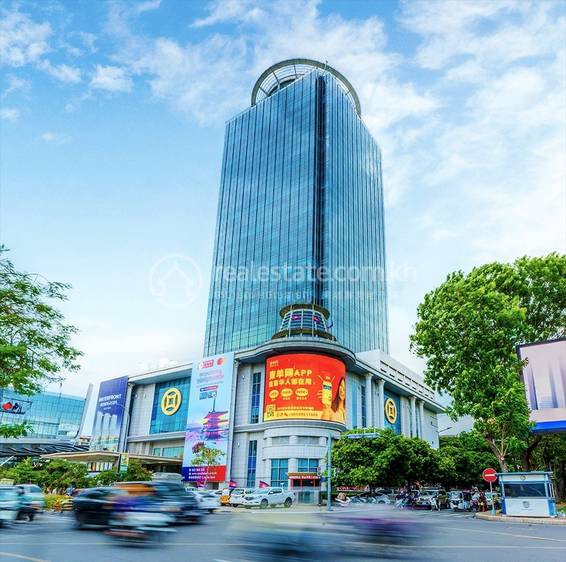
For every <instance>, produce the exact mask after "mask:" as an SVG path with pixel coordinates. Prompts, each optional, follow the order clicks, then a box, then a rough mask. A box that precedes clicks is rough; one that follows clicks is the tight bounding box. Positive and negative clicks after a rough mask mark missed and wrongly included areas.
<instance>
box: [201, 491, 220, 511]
mask: <svg viewBox="0 0 566 562" xmlns="http://www.w3.org/2000/svg"><path fill="white" fill-rule="evenodd" d="M215 491H216V490H202V491H199V492H195V497H196V498H197V501H198V504H199V507H200V508H201V509H203V510H205V511H208V513H213V512H214V510H215V509H218V508H219V507H220V496H218V494H215V493H214V492H215Z"/></svg>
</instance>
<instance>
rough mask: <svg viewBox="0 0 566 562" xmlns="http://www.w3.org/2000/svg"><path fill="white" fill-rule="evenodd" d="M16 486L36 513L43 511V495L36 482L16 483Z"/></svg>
mask: <svg viewBox="0 0 566 562" xmlns="http://www.w3.org/2000/svg"><path fill="white" fill-rule="evenodd" d="M16 487H17V488H19V489H20V490H22V492H23V495H24V498H25V499H26V500H27V501H28V502H29V505H30V507H31V508H32V509H33V510H34V511H35V512H36V513H37V512H39V511H43V508H44V507H45V496H44V495H43V491H42V489H41V488H40V487H39V486H37V485H36V484H17V485H16Z"/></svg>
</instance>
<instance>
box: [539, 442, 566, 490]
mask: <svg viewBox="0 0 566 562" xmlns="http://www.w3.org/2000/svg"><path fill="white" fill-rule="evenodd" d="M530 460H531V463H532V468H533V469H534V470H548V471H553V472H554V478H555V482H556V495H557V496H558V498H561V499H566V433H560V434H554V435H553V434H549V435H543V436H541V439H540V441H539V443H538V446H537V448H536V449H535V450H534V452H533V455H532V458H531V459H530Z"/></svg>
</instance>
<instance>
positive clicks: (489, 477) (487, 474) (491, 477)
mask: <svg viewBox="0 0 566 562" xmlns="http://www.w3.org/2000/svg"><path fill="white" fill-rule="evenodd" d="M481 477H482V478H483V479H484V480H485V481H486V482H495V481H496V480H497V471H496V470H495V469H494V468H486V469H485V470H484V471H483V472H482V473H481Z"/></svg>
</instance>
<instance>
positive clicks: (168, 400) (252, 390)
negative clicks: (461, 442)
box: [120, 307, 442, 490]
mask: <svg viewBox="0 0 566 562" xmlns="http://www.w3.org/2000/svg"><path fill="white" fill-rule="evenodd" d="M289 308H291V307H289ZM283 312H285V311H283ZM287 312H288V314H287V316H290V317H291V318H295V320H290V324H292V323H294V324H298V323H299V322H300V324H301V326H300V328H296V327H287V329H285V327H284V325H285V321H283V322H282V324H283V326H282V328H283V329H282V330H280V331H279V332H278V333H277V334H276V337H274V338H273V339H271V340H269V341H267V342H266V343H264V344H262V345H258V346H255V347H251V348H248V349H245V350H241V351H237V352H235V353H227V354H220V355H217V356H214V357H212V358H210V359H203V360H202V361H200V362H199V363H198V364H196V363H195V364H186V365H179V366H176V367H174V368H170V369H165V370H160V371H152V372H148V373H144V374H140V375H136V376H132V377H129V379H128V391H127V396H126V403H125V408H126V411H128V412H129V423H127V424H125V426H124V431H123V434H122V436H121V443H120V450H127V451H128V452H129V453H132V454H137V455H144V456H146V455H147V456H162V457H168V458H170V459H171V460H173V459H178V461H177V462H178V466H179V467H180V465H181V462H180V461H181V459H182V458H183V456H184V461H183V465H185V466H184V467H183V468H182V471H183V473H184V474H185V477H186V478H187V479H188V480H189V481H193V482H201V483H206V485H207V486H210V487H218V486H222V485H223V484H224V483H227V482H229V481H233V482H235V483H236V484H237V485H238V486H249V487H254V486H257V485H258V484H259V482H260V481H263V482H266V483H268V484H271V485H277V486H289V487H291V488H293V489H302V488H306V489H307V490H308V489H309V488H310V489H316V487H317V486H318V484H319V482H318V476H317V468H318V467H321V468H323V467H324V466H325V458H326V452H327V443H328V437H329V436H330V437H331V438H333V439H336V438H338V437H339V436H340V434H341V432H343V431H344V430H346V429H352V428H370V427H371V428H389V429H391V430H393V431H394V432H396V433H398V434H403V435H407V436H415V437H421V438H422V439H424V440H426V441H427V442H428V443H429V444H430V445H431V446H432V447H438V428H437V414H438V413H439V412H441V411H442V408H441V407H440V406H439V404H438V403H437V402H436V401H435V399H434V393H433V391H432V390H431V389H430V388H429V387H427V386H426V385H425V384H424V383H423V381H422V379H421V378H420V377H419V376H418V375H417V374H416V373H414V372H412V371H411V370H409V369H407V368H406V367H404V366H403V365H401V364H400V363H398V362H397V361H395V360H394V359H392V358H391V357H390V356H388V355H387V354H385V353H380V352H375V353H358V354H355V353H353V352H352V351H351V350H349V349H347V348H346V347H344V346H343V345H340V344H339V343H338V342H336V341H333V339H332V337H331V336H330V335H329V334H328V332H326V330H325V327H326V321H327V319H328V318H327V316H326V311H325V310H324V309H322V308H318V307H317V308H312V307H311V308H310V309H308V308H301V307H292V310H291V311H287ZM299 316H300V317H301V319H300V320H297V318H298V317H299ZM317 316H318V318H319V320H318V321H317V322H316V323H315V324H314V326H313V322H312V318H317ZM309 323H310V324H311V326H310V332H311V333H310V334H308V335H307V331H308V329H309V328H308V324H309ZM299 332H301V334H300V335H299V334H298V333H299ZM207 362H208V364H210V363H212V365H210V366H208V367H207ZM218 365H220V366H218ZM207 373H208V374H210V376H209V375H208V374H207ZM203 374H204V375H205V376H206V378H205V379H203V378H202V376H203ZM223 384H224V385H225V386H226V389H225V390H226V391H227V392H226V393H225V394H224V393H223V390H222V388H221V385H223ZM191 389H192V391H191ZM201 403H202V404H203V406H204V409H202V408H200V404H201ZM192 409H195V410H197V413H196V415H192V416H191V410H192ZM211 412H214V413H215V414H216V416H213V417H214V418H215V419H213V420H212V421H211V416H210V414H211ZM187 419H188V420H189V422H188V423H187ZM191 420H193V421H194V422H195V425H194V428H191ZM187 426H188V427H187ZM195 428H196V430H195V433H196V437H195V438H193V436H192V431H193V429H195ZM208 437H210V439H208V440H207V438H208ZM199 443H200V444H201V446H206V445H207V443H211V444H212V445H211V446H210V447H209V449H210V450H212V451H219V452H218V453H217V456H216V457H214V455H213V457H205V458H207V459H208V460H207V461H200V462H202V463H205V462H208V461H211V462H212V463H214V464H215V465H217V468H218V470H214V467H213V466H201V467H199V466H198V461H197V466H196V469H195V467H194V466H193V469H192V472H191V468H189V467H188V465H191V464H194V463H191V459H190V458H191V457H192V459H193V461H194V459H195V455H194V454H193V452H194V451H193V450H194V448H195V445H197V449H198V446H199V445H198V444H199Z"/></svg>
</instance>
